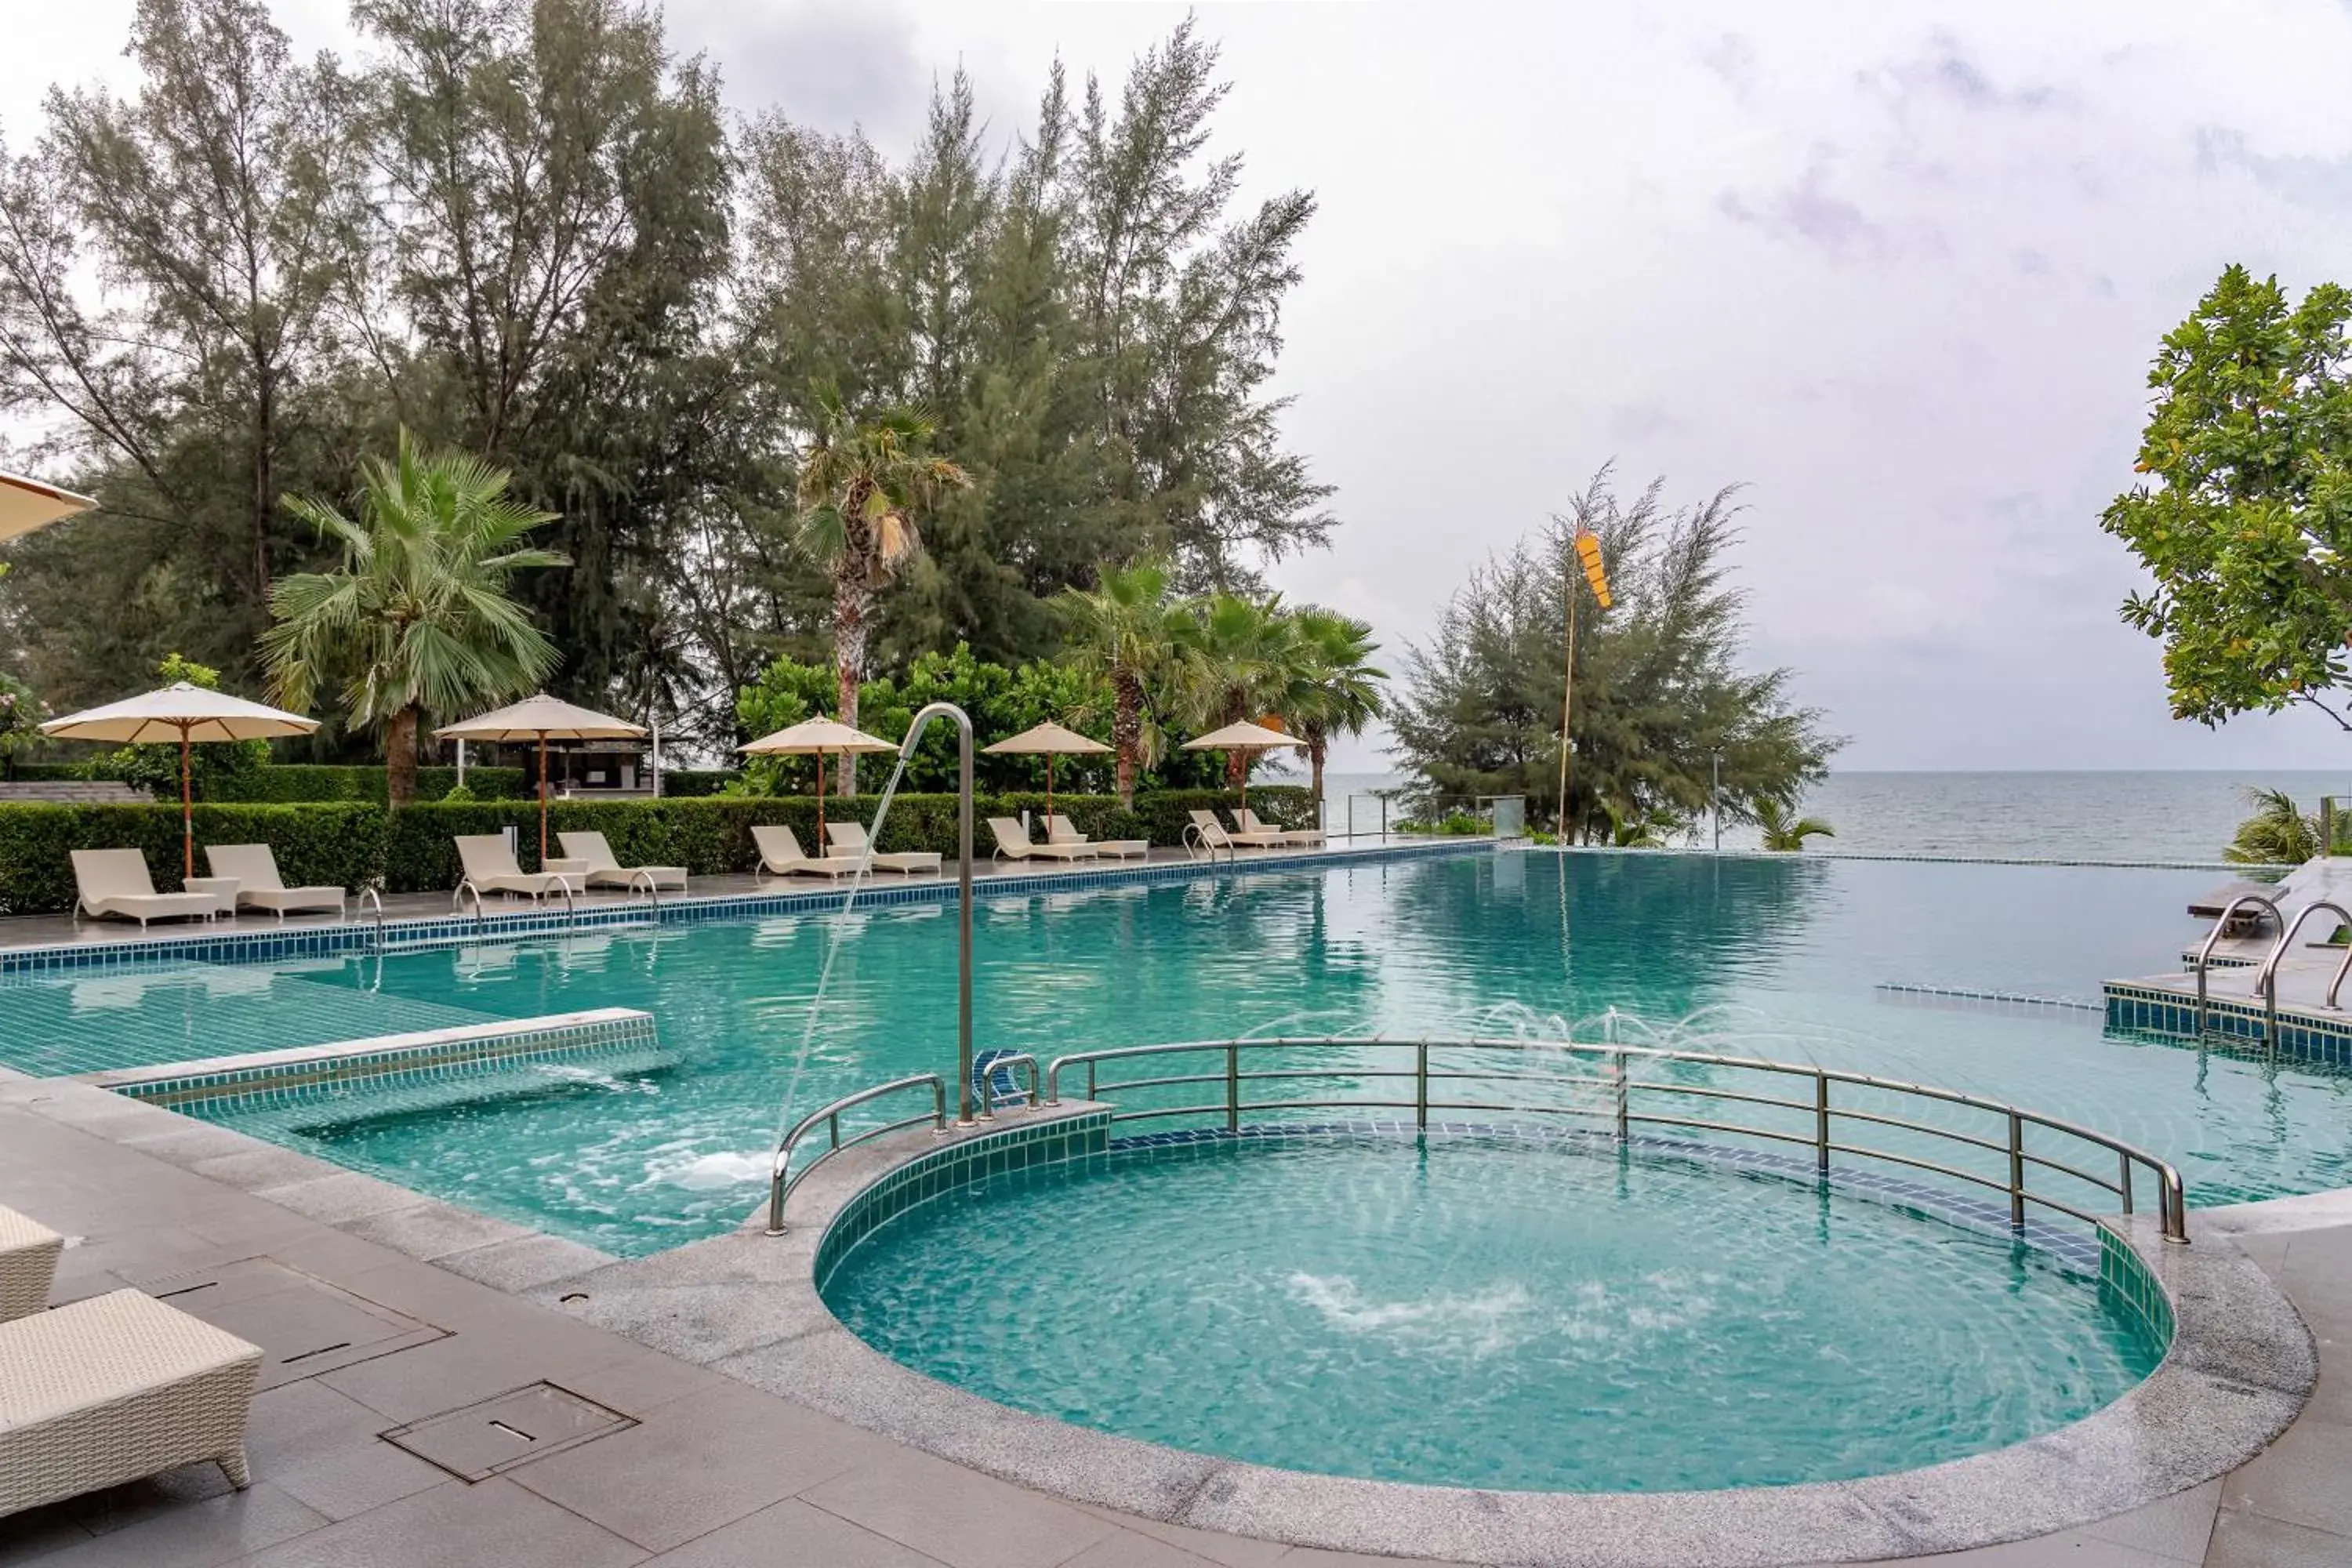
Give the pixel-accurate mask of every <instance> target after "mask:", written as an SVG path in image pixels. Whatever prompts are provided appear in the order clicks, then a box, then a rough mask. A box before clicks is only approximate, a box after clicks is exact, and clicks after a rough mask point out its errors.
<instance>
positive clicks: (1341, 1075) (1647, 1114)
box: [1045, 917, 2352, 1242]
mask: <svg viewBox="0 0 2352 1568" xmlns="http://www.w3.org/2000/svg"><path fill="white" fill-rule="evenodd" d="M2347 918H2352V917H2347ZM1302 1048H1319V1049H1324V1050H1334V1051H1348V1052H1351V1053H1359V1054H1360V1053H1365V1052H1371V1051H1410V1052H1411V1053H1412V1070H1411V1071H1410V1073H1407V1072H1405V1071H1404V1070H1402V1069H1399V1068H1384V1067H1381V1066H1379V1065H1375V1064H1372V1063H1368V1062H1363V1061H1357V1062H1353V1063H1349V1064H1348V1065H1344V1066H1334V1067H1332V1068H1327V1069H1325V1070H1324V1071H1322V1072H1321V1073H1319V1074H1317V1073H1312V1072H1310V1071H1308V1070H1307V1069H1304V1068H1298V1067H1297V1066H1295V1065H1286V1066H1284V1067H1281V1068H1253V1069H1251V1070H1247V1071H1245V1070H1244V1068H1243V1065H1242V1058H1243V1056H1244V1053H1245V1052H1262V1051H1297V1050H1300V1049H1302ZM1433 1051H1474V1052H1495V1053H1498V1054H1507V1055H1509V1056H1512V1057H1516V1058H1519V1059H1532V1058H1548V1059H1552V1060H1559V1059H1562V1058H1570V1059H1574V1058H1583V1059H1592V1058H1598V1059H1599V1060H1600V1061H1602V1062H1605V1063H1606V1064H1607V1065H1608V1070H1607V1072H1606V1073H1605V1074H1604V1075H1601V1076H1597V1077H1596V1076H1589V1075H1588V1076H1575V1077H1563V1076H1561V1075H1559V1074H1558V1073H1551V1072H1541V1071H1532V1072H1517V1073H1512V1072H1490V1073H1475V1072H1466V1071H1462V1070H1460V1069H1458V1068H1448V1067H1446V1066H1444V1065H1443V1064H1441V1065H1440V1067H1439V1068H1436V1069H1435V1070H1433V1069H1432V1068H1431V1066H1430V1054H1431V1053H1432V1052H1433ZM1186 1053H1191V1054H1195V1055H1201V1054H1209V1055H1213V1057H1216V1058H1223V1059H1222V1060H1221V1061H1218V1062H1217V1064H1216V1066H1217V1068H1221V1069H1222V1070H1215V1069H1212V1070H1209V1071H1203V1072H1198V1073H1186V1074H1161V1075H1160V1076H1156V1077H1146V1078H1142V1079H1133V1080H1129V1081H1125V1082H1118V1083H1106V1082H1104V1081H1102V1079H1101V1076H1100V1072H1099V1068H1101V1066H1102V1065H1103V1064H1104V1063H1110V1062H1124V1061H1139V1060H1142V1059H1145V1058H1159V1057H1170V1056H1179V1055H1182V1054H1186ZM1637 1063H1654V1064H1659V1065H1666V1064H1679V1065H1685V1066H1692V1067H1704V1068H1723V1069H1728V1070H1731V1071H1737V1072H1749V1073H1766V1074H1771V1075H1774V1076H1777V1077H1780V1078H1787V1079H1811V1083H1812V1089H1813V1092H1812V1094H1811V1096H1810V1097H1798V1098H1791V1099H1787V1100H1783V1099H1780V1098H1778V1097H1777V1096H1771V1095H1762V1094H1753V1093H1748V1092H1746V1091H1743V1090H1739V1089H1727V1088H1723V1087H1721V1086H1718V1085H1714V1084H1702V1083H1681V1082H1676V1081H1674V1080H1672V1079H1642V1078H1636V1077H1635V1076H1634V1075H1633V1072H1632V1071H1631V1070H1630V1069H1631V1068H1632V1067H1633V1065H1634V1064H1637ZM1072 1068H1083V1069H1084V1070H1085V1073H1086V1081H1087V1089H1086V1097H1087V1099H1088V1100H1100V1099H1103V1098H1105V1097H1106V1096H1115V1095H1118V1094H1122V1093H1126V1092H1129V1091H1131V1090H1134V1089H1144V1088H1167V1087H1173V1086H1181V1085H1184V1084H1195V1083H1197V1084H1216V1083H1222V1084H1223V1087H1224V1092H1223V1094H1222V1095H1220V1096H1218V1097H1217V1098H1215V1099H1213V1100H1205V1101H1202V1102H1201V1103H1197V1104H1187V1105H1174V1106H1159V1105H1155V1106H1144V1107H1136V1108H1132V1109H1129V1110H1117V1111H1115V1112H1114V1113H1113V1115H1112V1118H1111V1120H1112V1121H1141V1120H1150V1119H1155V1118H1159V1117H1165V1116H1182V1115H1194V1116H1202V1117H1216V1116H1219V1115H1222V1116H1223V1120H1224V1124H1225V1126H1226V1127H1227V1129H1229V1130H1233V1129H1238V1128H1239V1126H1240V1125H1241V1119H1242V1113H1243V1112H1244V1111H1264V1110H1317V1109H1339V1108H1356V1109H1369V1110H1411V1111H1412V1113H1413V1118H1414V1124H1415V1125H1416V1126H1418V1127H1423V1128H1426V1127H1427V1126H1428V1125H1429V1124H1430V1114H1431V1112H1432V1111H1459V1110H1481V1111H1517V1112H1525V1113H1528V1114H1531V1115H1543V1116H1581V1117H1589V1118H1591V1119H1593V1120H1595V1121H1608V1122H1609V1123H1610V1124H1611V1125H1612V1129H1613V1131H1614V1135H1615V1136H1616V1137H1617V1138H1618V1139H1619V1140H1620V1141H1621V1142H1622V1141H1623V1140H1624V1139H1626V1138H1627V1137H1628V1136H1629V1134H1630V1131H1631V1129H1632V1128H1633V1127H1635V1126H1644V1127H1664V1128H1676V1129H1681V1130H1683V1131H1699V1132H1719V1133H1727V1134H1732V1135H1735V1136H1739V1137H1747V1138H1759V1139H1764V1140H1768V1141H1770V1142H1781V1143H1790V1144H1795V1145H1799V1146H1806V1147H1811V1149H1812V1150H1813V1152H1814V1163H1815V1166H1816V1168H1817V1169H1818V1170H1819V1171H1821V1172H1822V1173H1824V1174H1826V1173H1828V1171H1829V1170H1830V1167H1831V1158H1832V1155H1843V1156H1847V1157H1850V1158H1856V1159H1867V1160H1874V1161H1881V1162H1884V1163H1888V1164H1894V1165H1902V1166H1907V1167H1909V1168H1912V1169H1915V1170H1922V1171H1928V1172H1932V1173H1937V1174H1939V1175H1944V1176H1948V1177H1951V1178H1953V1179H1956V1180H1958V1181H1961V1182H1965V1183H1969V1184H1974V1185H1977V1186H1980V1187H1984V1188H1987V1189H1989V1190H1990V1191H1994V1192H1999V1193H2003V1194H2007V1196H2008V1198H2009V1220H2010V1225H2011V1228H2012V1229H2016V1230H2020V1231H2021V1230H2023V1229H2024V1228H2025V1223H2026V1215H2027V1209H2028V1206H2029V1205H2032V1206H2036V1207H2040V1208H2043V1209H2047V1210H2050V1211H2051V1212H2053V1213H2056V1214H2063V1215H2069V1216H2072V1217H2074V1218H2076V1219H2082V1220H2086V1221H2090V1220H2095V1215H2091V1214H2090V1213H2088V1212H2087V1211H2086V1210H2084V1209H2083V1208H2081V1207H2079V1206H2077V1205H2075V1204H2073V1203H2069V1202H2067V1201H2065V1200H2064V1199H2063V1198H2061V1197H2059V1196H2057V1195H2056V1194H2053V1193H2049V1192H2046V1191H2037V1190H2035V1188H2034V1185H2033V1182H2032V1178H2033V1176H2034V1174H2035V1173H2039V1172H2051V1173H2058V1174H2062V1175H2063V1176H2065V1177H2067V1178H2070V1179H2072V1180H2074V1181H2078V1182H2081V1183H2083V1184H2084V1185H2085V1186H2087V1187H2089V1188H2091V1189H2092V1190H2094V1191H2097V1192H2104V1193H2106V1194H2111V1195H2114V1196H2116V1197H2117V1198H2119V1199H2120V1200H2121V1204H2122V1212H2123V1213H2125V1214H2129V1213H2131V1212H2132V1205H2133V1196H2134V1194H2133V1184H2132V1173H2133V1171H2134V1170H2135V1168H2136V1167H2146V1168H2147V1170H2148V1171H2150V1172H2152V1173H2154V1174H2155V1177H2156V1184H2157V1208H2158V1221H2159V1228H2160V1230H2161V1231H2162V1234H2163V1236H2164V1238H2165V1239H2166V1240H2167V1241H2171V1242H2186V1241H2187V1240H2188V1239H2189V1204H2188V1197H2187V1193H2186V1188H2185V1186H2184V1184H2183V1183H2182V1181H2181V1179H2180V1173H2179V1171H2178V1170H2176V1169H2175V1168H2174V1167H2173V1166H2172V1165H2171V1164H2170V1163H2168V1162H2166V1161H2163V1160H2160V1159H2158V1157H2157V1156H2155V1155H2154V1154H2151V1153H2149V1152H2147V1151H2146V1150H2144V1149H2140V1148H2138V1147H2137V1146H2135V1145H2133V1144H2129V1143H2126V1142H2123V1141H2122V1140H2121V1139H2117V1138H2110V1137H2108V1136H2107V1135H2106V1134H2105V1133H2104V1132H2099V1131H2094V1130H2093V1129H2091V1128H2088V1127H2084V1126H2083V1125H2081V1124H2080V1123H2077V1122H2073V1121H2066V1120H2065V1119H2063V1118H2062V1117H2056V1116H2046V1115H2043V1114H2042V1113H2041V1112H2039V1111H2033V1110H2025V1109H2023V1108H2021V1107H2019V1106H2015V1105H2011V1104H2008V1103H2006V1102H2004V1101H2001V1100H1990V1099H1987V1098H1985V1097H1984V1096H1981V1095H1975V1094H1967V1093H1963V1092H1961V1091H1960V1090H1958V1089H1937V1088H1935V1087H1933V1086H1932V1085H1927V1084H1917V1083H1907V1082H1905V1081H1903V1080H1902V1079H1886V1078H1879V1077H1877V1076H1875V1075H1874V1074H1870V1073H1860V1072H1846V1071H1843V1070H1840V1069H1838V1068H1822V1067H1814V1066H1811V1065H1809V1064H1803V1063H1796V1062H1776V1061H1770V1060H1768V1059H1765V1058H1756V1057H1728V1056H1721V1055H1717V1054H1715V1053H1713V1052H1706V1051H1675V1050H1665V1049H1661V1048H1659V1047H1651V1046H1622V1045H1616V1044H1611V1043H1602V1042H1586V1041H1581V1040H1518V1039H1496V1038H1490V1037H1465V1038H1462V1039H1432V1040H1397V1039H1386V1038H1381V1037H1307V1038H1298V1037H1278V1038H1270V1039H1254V1040H1186V1041H1179V1042H1174V1043H1171V1044H1168V1045H1157V1046H1121V1047H1114V1048H1111V1049H1108V1050H1100V1051H1076V1052H1073V1053H1071V1054H1070V1055H1068V1056H1064V1057H1058V1058H1055V1060H1054V1062H1053V1064H1052V1065H1051V1066H1050V1067H1048V1068H1046V1069H1045V1104H1046V1105H1048V1106H1054V1105H1058V1104H1060V1103H1061V1098H1062V1095H1061V1086H1062V1074H1063V1073H1064V1071H1065V1070H1066V1069H1072ZM1316 1076H1319V1077H1323V1078H1328V1079H1342V1080H1372V1079H1398V1078H1403V1077H1407V1076H1410V1077H1411V1078H1412V1079H1413V1080H1414V1085H1413V1095H1412V1099H1411V1100H1399V1099H1390V1098H1383V1097H1382V1095H1381V1091H1373V1092H1371V1093H1360V1094H1349V1095H1347V1096H1345V1097H1344V1098H1338V1099H1322V1098H1313V1097H1308V1096H1300V1097H1298V1098H1295V1099H1283V1100H1263V1101H1259V1100H1246V1101H1245V1100H1244V1099H1243V1098H1242V1086H1243V1085H1244V1084H1245V1083H1253V1082H1265V1081H1268V1080H1277V1079H1278V1080H1282V1081H1285V1082H1289V1081H1295V1080H1297V1079H1301V1078H1307V1077H1316ZM1474 1081H1475V1082H1486V1083H1504V1082H1516V1083H1519V1084H1523V1085H1528V1086H1539V1087H1542V1088H1546V1089H1555V1088H1563V1087H1565V1088H1580V1089H1599V1090H1601V1091H1603V1092H1604V1094H1605V1100H1606V1102H1605V1103H1602V1104H1598V1105H1560V1104H1558V1103H1552V1104H1540V1103H1538V1104H1530V1103H1528V1102H1527V1101H1526V1100H1509V1099H1506V1098H1500V1097H1497V1098H1470V1097H1466V1096H1465V1098H1458V1099H1445V1098H1441V1097H1440V1096H1439V1095H1433V1093H1432V1089H1431V1086H1432V1084H1433V1083H1434V1084H1436V1085H1437V1086H1438V1087H1439V1089H1440V1091H1441V1093H1442V1091H1443V1089H1444V1086H1445V1085H1447V1084H1449V1083H1459V1084H1464V1085H1465V1089H1466V1085H1467V1084H1468V1083H1469V1082H1474ZM1832 1086H1843V1087H1845V1088H1847V1089H1866V1090H1871V1091H1874V1092H1878V1093H1884V1094H1893V1095H1899V1096H1904V1097H1906V1098H1908V1099H1913V1100H1931V1101H1934V1102H1936V1103H1938V1104H1944V1105H1951V1106H1957V1107H1960V1108H1963V1109H1966V1110H1979V1111H1984V1112H1987V1113H1989V1114H1991V1115H1993V1116H1997V1117H1999V1118H2000V1121H2001V1126H2002V1134H2001V1135H2000V1136H1998V1137H1986V1136H1979V1135H1978V1134H1976V1133H1973V1132H1965V1131H1959V1130H1958V1129H1956V1128H1944V1127H1937V1126H1935V1125H1934V1124H1932V1123H1929V1122H1926V1121H1912V1120H1910V1119H1909V1118H1906V1117H1898V1116H1893V1115H1889V1114H1888V1113H1886V1112H1885V1111H1883V1110H1868V1109H1865V1108H1864V1107H1862V1106H1859V1105H1854V1106H1848V1105H1840V1104H1838V1103H1836V1100H1835V1097H1834V1096H1833V1094H1832ZM1677 1095H1680V1096H1683V1097H1685V1098H1686V1099H1693V1100H1706V1101H1708V1102H1710V1103H1714V1104H1727V1105H1738V1104H1748V1105H1755V1106H1758V1107H1759V1108H1763V1109H1764V1110H1767V1111H1769V1112H1786V1113H1789V1114H1790V1115H1792V1116H1797V1117H1801V1118H1804V1119H1805V1120H1807V1121H1810V1122H1811V1126H1810V1127H1808V1128H1806V1129H1805V1130H1804V1131H1796V1130H1794V1129H1793V1128H1792V1127H1790V1126H1785V1125H1773V1126H1766V1125H1755V1124H1749V1123H1743V1122H1738V1121H1715V1120H1711V1119H1707V1118H1702V1117H1698V1116H1692V1115H1678V1114H1673V1113H1672V1110H1673V1108H1672V1106H1671V1104H1667V1105H1661V1104H1659V1103H1658V1102H1659V1101H1660V1100H1665V1101H1669V1102H1670V1101H1671V1100H1673V1099H1674V1097H1675V1096H1677ZM1636 1096H1640V1097H1642V1103H1641V1104H1639V1105H1638V1106H1637V1105H1636V1104H1635V1097H1636ZM1853 1124H1860V1125H1863V1126H1870V1125H1880V1126H1885V1127H1889V1128H1891V1129H1895V1130H1897V1131H1906V1132H1910V1133H1915V1134H1916V1135H1918V1136H1920V1137H1923V1138H1927V1139H1933V1140H1937V1141H1939V1142H1942V1143H1946V1144H1950V1145H1955V1146H1957V1147H1958V1148H1960V1149H1962V1150H1965V1151H1967V1152H1969V1154H1973V1155H1983V1154H1991V1155H1994V1156H1996V1157H1998V1158H2000V1160H2001V1162H2002V1164H2003V1167H2004V1168H2003V1169H2002V1170H2001V1172H2000V1174H1999V1175H1997V1176H1994V1175H1987V1174H1985V1173H1982V1172H1980V1171H1970V1170H1969V1169H1967V1168H1966V1167H1965V1166H1962V1165H1956V1164H1947V1163H1942V1162H1939V1161H1936V1160H1929V1159H1925V1158H1922V1157H1920V1156H1919V1155H1917V1154H1913V1153H1906V1152H1901V1151H1899V1150H1891V1149H1880V1148H1872V1147H1867V1146H1864V1145H1863V1144H1859V1143H1854V1142H1839V1141H1838V1134H1839V1132H1840V1131H1841V1129H1842V1128H1843V1127H1844V1126H1847V1125H1853ZM2029 1129H2037V1130H2040V1131H2043V1132H2047V1133H2051V1134H2054V1135H2057V1136H2059V1137H2063V1138H2068V1139H2072V1140H2074V1141H2076V1142H2080V1143H2084V1144H2088V1145H2091V1146H2093V1147H2095V1148H2097V1149H2100V1150H2103V1151H2105V1152H2106V1153H2107V1154H2109V1155H2111V1156H2113V1157H2114V1159H2115V1160H2116V1172H2117V1177H2118V1179H2117V1180H2116V1181H2114V1182H2110V1181H2108V1180H2106V1179H2105V1177H2100V1176H2095V1175H2093V1174H2091V1173H2090V1172H2089V1171H2088V1170H2086V1169H2084V1168H2082V1166H2081V1165H2077V1164H2075V1163H2070V1162H2068V1161H2063V1160H2059V1159H2056V1158H2053V1157H2052V1156H2050V1155H2048V1154H2044V1153H2042V1152H2036V1151H2034V1150H2032V1149H2029V1148H2028V1147H2027V1146H2026V1133H2027V1131H2028V1130H2029ZM2078 1158H2079V1156H2078ZM2086 1163H2087V1162H2086Z"/></svg>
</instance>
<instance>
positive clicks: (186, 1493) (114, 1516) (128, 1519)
mask: <svg viewBox="0 0 2352 1568" xmlns="http://www.w3.org/2000/svg"><path fill="white" fill-rule="evenodd" d="M234 1490H236V1489H235V1488H234V1487H232V1486H230V1485H229V1483H228V1477H227V1476H226V1474H224V1473H223V1472H222V1470H221V1468H220V1467H219V1466H218V1465H216V1464H215V1463H213V1462H212V1461H211V1460H209V1459H206V1460H203V1461H201V1462H200V1463H197V1464H194V1465H182V1466H181V1467H179V1468H177V1469H172V1470H165V1471H163V1473H162V1474H160V1475H153V1476H149V1477H147V1478H145V1479H142V1480H136V1481H126V1482H124V1483H123V1484H122V1485H121V1486H117V1487H107V1488H104V1489H101V1490H99V1491H94V1492H85V1493H83V1494H82V1495H81V1496H80V1497H78V1498H75V1499H74V1500H72V1501H70V1502H68V1503H67V1504H66V1510H67V1511H68V1513H70V1514H72V1515H73V1517H74V1519H75V1520H76V1521H79V1523H80V1524H81V1525H82V1527H83V1528H84V1529H86V1530H88V1531H89V1532H90V1533H91V1534H93V1535H107V1534H111V1533H112V1532H114V1531H120V1530H126V1529H128V1528H130V1527H131V1525H134V1524H142V1523H144V1522H146V1521H148V1520H151V1519H156V1518H160V1517H162V1516H163V1515H164V1514H167V1513H170V1512H171V1511H173V1510H174V1509H180V1508H184V1507H186V1506H187V1505H188V1504H190V1503H197V1502H208V1501H210V1500H213V1499H214V1498H222V1497H226V1496H228V1495H229V1494H230V1493H231V1492H232V1491H234Z"/></svg>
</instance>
